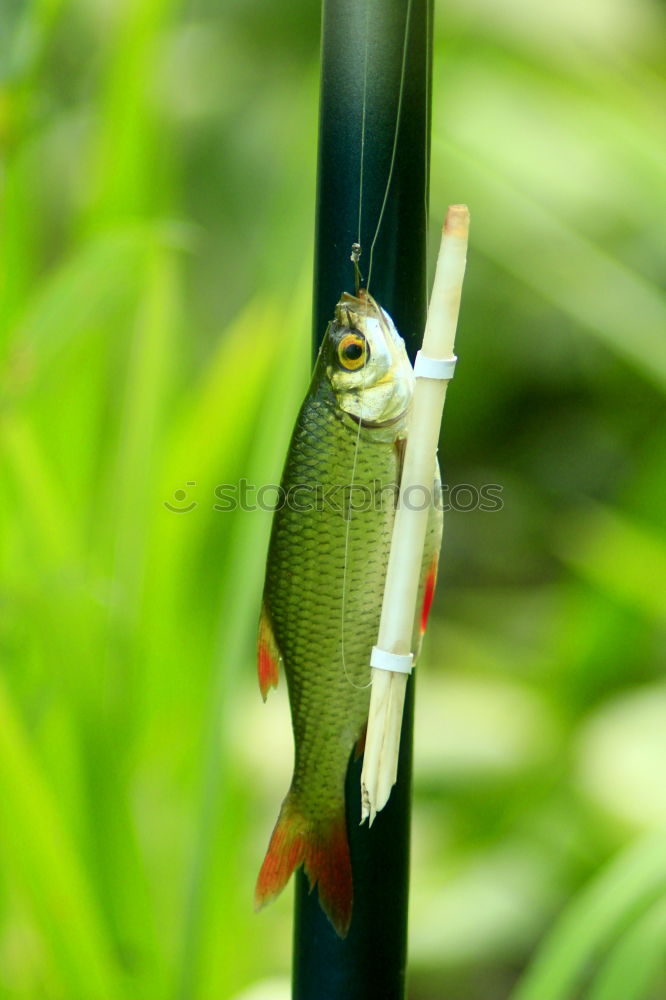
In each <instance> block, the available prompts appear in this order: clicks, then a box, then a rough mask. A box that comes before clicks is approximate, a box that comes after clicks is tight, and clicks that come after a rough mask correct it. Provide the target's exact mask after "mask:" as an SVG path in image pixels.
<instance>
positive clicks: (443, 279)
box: [361, 205, 469, 824]
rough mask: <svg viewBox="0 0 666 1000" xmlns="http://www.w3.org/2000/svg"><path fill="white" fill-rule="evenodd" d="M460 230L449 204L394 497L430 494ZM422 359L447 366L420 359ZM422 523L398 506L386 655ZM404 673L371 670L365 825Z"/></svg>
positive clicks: (384, 624)
mask: <svg viewBox="0 0 666 1000" xmlns="http://www.w3.org/2000/svg"><path fill="white" fill-rule="evenodd" d="M468 231H469V210H468V209H467V206H466V205H451V206H449V210H448V212H447V214H446V219H445V222H444V228H443V230H442V241H441V244H440V249H439V256H438V258H437V268H436V271H435V281H434V284H433V289H432V295H431V298H430V306H429V309H428V317H427V320H426V329H425V333H424V336H423V345H422V347H421V352H420V353H421V356H422V358H423V359H424V362H423V363H422V364H421V366H420V371H419V370H417V373H416V374H417V379H416V386H415V389H414V399H413V402H412V412H411V416H410V421H409V430H408V436H407V445H406V448H405V457H404V464H403V470H402V480H401V484H400V490H401V495H404V494H405V492H406V491H407V490H410V488H414V489H416V488H419V487H420V488H422V489H426V490H427V491H428V492H429V494H430V495H432V490H433V481H434V475H435V460H436V455H437V442H438V440H439V430H440V426H441V422H442V413H443V410H444V400H445V397H446V389H447V386H448V383H449V379H450V378H451V376H452V374H453V367H454V362H453V359H454V354H453V347H454V341H455V335H456V326H457V323H458V311H459V309H460V296H461V292H462V283H463V277H464V274H465V261H466V255H467V238H468ZM428 359H433V361H437V362H443V361H450V362H451V363H450V364H448V365H445V364H439V365H438V364H428ZM428 375H431V376H433V377H428ZM414 489H411V492H414ZM427 524H428V508H427V507H426V508H425V509H424V510H417V509H414V507H413V506H412V505H409V504H400V505H399V507H398V510H397V511H396V517H395V522H394V525H393V536H392V540H391V551H390V555H389V562H388V568H387V572H386V583H385V587H384V601H383V604H382V615H381V620H380V624H379V637H378V639H377V646H376V648H377V649H378V650H380V651H383V652H385V653H388V654H397V655H398V656H400V657H406V656H408V655H409V654H410V653H411V652H413V651H412V650H411V649H410V646H411V642H412V634H413V631H414V621H415V617H416V600H417V594H418V589H419V580H420V575H421V562H422V558H423V546H424V543H425V535H426V529H427ZM387 662H390V658H389V659H387ZM407 676H408V675H407V674H406V673H404V672H402V671H401V672H395V671H392V670H390V669H389V670H387V669H386V667H384V668H383V669H377V668H374V667H373V669H372V691H371V696H370V714H369V717H368V732H367V736H366V742H365V753H364V760H363V771H362V774H361V800H362V816H361V821H363V820H365V819H367V818H369V820H370V823H371V824H372V822H373V820H374V818H375V816H376V814H377V813H378V812H379V810H380V809H383V808H384V806H385V805H386V803H387V801H388V798H389V795H390V794H391V789H392V787H393V785H394V784H395V780H396V775H397V768H398V751H399V749H400V731H401V728H402V714H403V707H404V701H405V689H406V686H407Z"/></svg>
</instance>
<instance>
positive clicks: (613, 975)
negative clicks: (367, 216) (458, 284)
mask: <svg viewBox="0 0 666 1000" xmlns="http://www.w3.org/2000/svg"><path fill="white" fill-rule="evenodd" d="M663 29H664V14H663V10H662V8H660V7H659V6H657V5H655V4H651V3H649V2H648V0H638V2H635V0H634V2H631V3H630V2H629V0H593V2H591V3H589V4H587V5H585V6H582V5H580V4H574V3H573V2H572V0H565V2H564V3H561V4H559V5H557V6H556V7H552V8H543V7H538V8H537V7H534V6H533V5H530V4H528V3H527V2H526V0H509V2H507V3H505V4H502V5H497V4H491V3H490V2H488V0H474V2H473V3H468V2H465V3H463V2H462V0H452V2H451V3H448V4H446V5H444V4H439V5H438V10H437V30H436V39H435V73H434V99H435V107H434V116H433V171H432V231H433V239H434V237H435V234H436V232H437V227H438V220H440V219H441V217H442V215H443V209H444V206H445V205H446V203H447V202H455V201H467V202H468V203H469V204H470V206H471V208H472V215H473V236H472V246H471V250H470V262H469V269H468V278H467V283H466V290H465V300H464V306H463V313H462V318H461V328H460V351H459V353H460V355H461V359H462V360H461V364H460V366H459V368H460V371H459V374H458V377H457V378H456V383H455V386H454V389H455V391H454V390H453V389H452V393H451V398H450V400H449V404H448V407H447V414H446V429H445V435H444V438H443V443H442V458H443V464H444V472H445V478H446V480H447V482H449V483H451V484H455V483H472V484H474V485H477V486H479V485H481V484H483V483H497V484H500V485H501V486H502V488H503V500H504V507H503V509H502V511H501V512H498V513H482V512H479V511H477V512H469V513H458V512H451V513H450V514H449V516H448V521H447V528H446V541H445V557H444V572H443V574H442V580H441V586H440V589H439V592H438V595H437V601H436V607H435V609H434V616H435V619H434V622H433V626H432V630H431V633H430V635H429V638H428V641H427V643H426V650H425V655H424V662H423V665H422V667H420V668H419V680H418V683H419V697H418V708H417V712H418V715H417V747H416V775H415V777H416V799H415V818H414V863H413V898H412V912H411V953H412V974H411V994H410V995H411V996H412V998H413V1000H439V998H443V997H444V996H446V997H447V998H449V1000H499V998H504V997H508V996H509V995H511V994H513V995H515V997H516V1000H550V998H552V1000H555V998H561V1000H574V998H576V997H578V996H579V995H581V991H582V990H586V991H588V992H585V995H586V996H587V995H589V996H590V997H592V998H593V1000H614V998H616V997H617V998H618V1000H630V998H634V997H635V998H636V1000H658V998H660V997H663V996H664V994H665V993H666V978H665V973H664V949H663V944H662V942H663V927H664V892H665V885H666V877H665V874H664V862H663V840H662V839H660V831H663V827H664V824H665V823H666V793H664V788H663V765H664V761H665V760H666V744H665V743H664V732H665V731H666V694H665V685H664V648H665V644H664V616H665V606H664V598H663V581H664V576H665V574H664V568H665V566H666V533H665V531H664V522H663V507H664V483H665V478H666V464H665V463H664V458H663V456H664V447H665V444H666V442H665V441H664V435H665V427H664V419H663V418H664V388H665V385H666V347H665V344H666V340H665V338H664V332H665V330H666V300H665V299H664V295H663V291H662V289H661V288H660V282H661V279H662V275H663V273H664V266H665V264H666V260H665V254H666V248H665V244H664V240H663V224H662V220H663V217H664V201H665V199H666V185H665V184H664V175H665V174H666V164H665V157H664V147H663V121H662V117H661V116H662V112H663V103H664V94H665V91H666V87H665V81H664V75H663V66H664V55H665V54H666V53H665V51H664V50H665V45H664V37H665V36H664V30H663ZM378 30H380V26H378ZM0 37H1V38H2V43H1V44H2V48H3V51H2V88H1V90H0V140H1V142H2V149H3V164H2V166H3V175H2V239H1V241H0V274H1V276H2V278H1V281H2V283H1V287H0V317H1V320H2V326H1V330H2V332H1V334H0V453H1V455H2V465H1V468H2V476H1V477H0V523H1V524H2V532H1V534H0V662H1V672H0V991H1V993H0V995H3V996H7V997H11V998H17V1000H18V998H37V997H44V998H49V1000H51V998H52V1000H60V998H66V1000H77V998H81V1000H115V998H116V997H117V998H121V997H122V998H128V1000H132V998H137V1000H139V998H145V1000H157V998H169V997H173V998H175V997H180V998H182V1000H185V998H187V1000H190V998H191V1000H195V998H202V1000H203V998H206V1000H208V998H210V1000H212V998H215V1000H224V998H236V997H238V996H240V994H241V992H243V993H244V995H245V996H246V997H250V996H253V997H255V998H258V997H259V996H260V995H263V996H264V997H266V996H268V997H271V1000H279V993H280V990H281V989H282V990H283V992H284V989H286V987H284V989H283V985H281V984H284V982H286V978H285V977H286V976H287V975H288V968H289V956H290V899H289V894H288V893H287V894H285V897H284V898H283V899H281V900H279V901H278V902H277V903H276V904H275V906H273V907H272V908H270V909H269V910H267V911H265V912H264V913H262V914H261V915H260V916H258V917H257V916H255V915H254V913H253V912H252V909H251V899H252V887H253V883H254V878H255V875H256V870H257V866H258V864H259V862H260V860H261V857H262V854H263V850H264V848H265V841H266V838H267V836H268V833H269V831H270V828H271V825H272V822H273V820H274V817H275V813H276V808H277V805H278V802H279V800H280V797H281V795H282V793H283V791H284V789H285V788H286V785H287V781H288V774H289V768H290V756H291V745H290V735H289V727H288V713H287V708H286V702H285V692H284V690H281V691H278V692H277V693H276V694H275V696H273V695H272V696H271V703H270V704H269V705H268V706H263V705H262V703H261V700H260V698H259V696H258V692H257V690H256V684H255V678H254V664H253V641H254V635H253V633H254V627H255V621H256V616H257V610H258V607H257V605H258V600H259V590H260V586H261V576H262V572H263V560H264V555H265V546H266V539H267V532H268V529H269V521H270V519H269V515H268V514H265V513H258V512H242V511H236V512H233V513H220V512H219V511H216V510H215V509H214V504H215V502H216V499H215V495H214V490H215V487H216V485H218V484H220V483H234V482H237V481H238V480H239V479H240V478H241V477H243V476H245V477H246V478H247V479H248V480H250V481H256V482H274V481H275V480H276V477H278V476H279V472H280V467H281V463H282V458H283V455H284V451H285V448H286V443H287V439H288V435H289V430H290V426H291V422H292V420H293V416H294V413H295V409H296V407H297V406H298V403H299V399H300V395H301V393H302V390H303V387H304V385H305V382H306V379H307V369H308V364H309V343H308V317H309V314H310V312H309V311H310V299H309V287H308V285H309V274H310V262H311V254H312V217H313V212H312V208H313V198H314V187H313V185H314V157H315V136H316V106H317V72H318V67H317V41H318V9H317V4H314V3H295V4H292V5H289V7H288V8H285V6H284V5H278V4H277V2H275V0H265V2H264V3H263V4H261V5H260V4H257V3H256V2H250V3H243V4H241V3H239V2H230V3H228V4H227V5H225V6H224V7H223V8H219V7H218V6H217V5H214V4H212V3H210V2H208V0H199V2H197V3H195V4H189V5H179V4H175V3H167V2H166V0H133V2H129V0H124V2H122V3H119V4H114V5H110V4H105V3H102V2H101V0H30V2H25V3H23V2H20V0H8V2H7V3H6V4H5V5H3V7H2V9H1V10H0ZM377 266H380V262H379V261H378V262H377ZM188 484H195V485H188ZM178 490H185V491H186V494H187V495H186V499H185V500H182V499H178V497H179V494H177V492H176V491H178ZM190 502H194V503H196V505H197V506H196V507H195V508H194V509H193V510H191V511H189V512H181V513H177V512H174V511H173V510H169V509H168V508H167V507H166V506H165V503H169V504H170V505H171V506H175V507H178V506H183V507H185V506H187V505H188V504H189V503H190ZM551 928H552V933H551ZM544 938H545V941H544V943H543V945H542V944H541V942H542V939H544ZM535 954H536V959H534V956H535ZM532 961H533V964H532V965H531V967H530V970H529V971H528V972H524V971H523V970H524V969H525V968H526V967H527V966H528V965H530V963H531V962H532ZM638 969H640V971H641V975H640V976H638V975H637V974H636V970H638ZM275 977H283V978H282V979H279V978H278V979H276V978H275ZM264 980H265V981H266V982H265V983H264V987H263V993H262V992H261V987H260V985H259V984H260V982H261V981H264ZM246 990H253V992H252V993H245V991H246ZM285 995H286V994H285Z"/></svg>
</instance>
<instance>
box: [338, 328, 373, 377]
mask: <svg viewBox="0 0 666 1000" xmlns="http://www.w3.org/2000/svg"><path fill="white" fill-rule="evenodd" d="M338 360H339V362H340V364H341V365H342V367H343V368H344V369H346V371H348V372H354V371H357V370H358V369H359V368H362V367H363V365H364V364H365V362H366V361H367V345H366V341H365V337H363V336H362V335H361V334H360V333H356V332H354V333H346V334H345V336H344V337H343V338H342V340H341V341H340V343H339V344H338Z"/></svg>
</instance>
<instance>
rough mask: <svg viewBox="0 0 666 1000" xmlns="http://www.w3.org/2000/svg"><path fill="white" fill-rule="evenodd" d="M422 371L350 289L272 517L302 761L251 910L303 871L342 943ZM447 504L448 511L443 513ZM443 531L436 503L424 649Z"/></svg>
mask: <svg viewBox="0 0 666 1000" xmlns="http://www.w3.org/2000/svg"><path fill="white" fill-rule="evenodd" d="M413 386H414V376H413V371H412V366H411V364H410V362H409V359H408V357H407V353H406V351H405V345H404V342H403V340H402V338H401V337H400V335H399V334H398V332H397V330H396V328H395V326H394V324H393V322H392V320H391V318H390V316H389V315H388V314H387V313H386V312H385V311H384V310H383V309H382V308H381V307H380V306H379V305H378V304H377V303H376V302H375V301H374V299H373V298H372V297H371V296H370V295H369V294H368V293H367V292H365V291H364V290H361V291H360V292H359V294H358V296H352V295H349V294H347V293H344V294H343V296H342V298H341V299H340V301H339V302H338V304H337V306H336V309H335V318H334V319H333V321H332V322H331V323H329V326H328V329H327V331H326V335H325V337H324V341H323V343H322V347H321V350H320V352H319V358H318V360H317V364H316V367H315V370H314V374H313V377H312V382H311V384H310V388H309V390H308V393H307V396H306V398H305V401H304V403H303V405H302V407H301V410H300V413H299V415H298V418H297V421H296V427H295V429H294V432H293V436H292V440H291V445H290V448H289V453H288V455H287V461H286V465H285V469H284V473H283V477H282V490H283V493H282V496H283V498H284V499H285V502H284V503H283V504H282V506H281V507H280V508H279V509H277V510H276V512H275V515H274V521H273V529H272V535H271V541H270V547H269V553H268V563H267V568H266V582H265V587H264V597H263V608H262V614H261V620H260V625H259V640H258V667H259V685H260V688H261V693H262V695H263V697H264V700H265V699H266V696H267V694H268V691H269V689H270V688H271V687H275V686H276V685H277V683H278V663H279V661H280V660H282V662H283V664H284V669H285V674H286V677H287V685H288V688H289V701H290V705H291V717H292V727H293V733H294V743H295V764H294V774H293V778H292V783H291V788H290V790H289V794H288V795H287V797H286V799H285V800H284V802H283V804H282V809H281V811H280V815H279V818H278V821H277V825H276V827H275V830H274V831H273V835H272V838H271V841H270V845H269V848H268V852H267V854H266V858H265V860H264V863H263V866H262V868H261V871H260V873H259V878H258V881H257V887H256V894H255V901H256V905H257V908H259V907H261V906H263V905H264V904H265V903H268V902H270V901H271V900H272V899H274V898H275V897H276V896H277V895H278V893H279V892H280V891H281V890H282V889H283V888H284V886H285V885H286V883H287V881H288V880H289V877H290V875H291V873H292V871H294V869H295V868H297V867H298V866H299V865H303V866H304V869H305V872H306V874H307V876H308V879H309V881H310V885H311V887H314V885H315V884H316V885H317V887H318V892H319V900H320V903H321V905H322V907H323V909H324V911H325V913H326V914H327V916H328V917H329V919H330V921H331V923H332V924H333V926H334V927H335V930H336V931H337V933H338V934H339V935H340V936H341V937H344V936H345V935H346V934H347V931H348V928H349V923H350V920H351V912H352V895H353V892H352V872H351V863H350V857H349V845H348V839H347V826H346V817H345V775H346V772H347V766H348V763H349V758H350V754H351V752H352V750H353V748H354V746H355V745H358V746H361V745H362V740H363V735H364V731H365V725H366V722H367V717H368V705H369V695H370V692H369V684H370V666H369V663H370V652H371V649H372V646H373V644H374V643H375V642H376V640H377V630H378V625H379V617H380V612H381V603H382V595H383V590H384V578H385V575H386V566H387V560H388V553H389V547H390V543H391V532H392V527H393V520H394V515H395V502H396V498H397V491H398V485H399V482H400V468H401V455H402V451H403V448H404V441H405V435H406V429H407V419H408V412H409V406H410V402H411V398H412V392H413ZM440 506H441V505H440ZM441 531H442V515H441V509H439V506H437V505H435V506H433V507H432V514H431V517H430V523H429V530H428V535H427V538H426V545H425V551H424V557H423V572H422V579H421V590H420V594H419V603H418V606H419V608H420V609H421V608H422V609H423V611H422V612H420V613H419V616H418V617H419V620H418V622H416V623H415V633H414V634H415V638H414V645H413V650H414V652H415V653H416V652H417V647H418V643H419V642H420V636H421V634H422V631H423V630H424V629H425V618H426V617H427V610H428V607H429V604H430V600H431V598H432V592H433V588H434V581H435V575H436V569H437V556H438V553H439V547H440V541H441Z"/></svg>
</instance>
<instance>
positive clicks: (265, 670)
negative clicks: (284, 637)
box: [257, 604, 280, 701]
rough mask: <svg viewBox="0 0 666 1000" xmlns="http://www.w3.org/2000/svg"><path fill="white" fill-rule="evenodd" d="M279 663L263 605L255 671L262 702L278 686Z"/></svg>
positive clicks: (271, 628)
mask: <svg viewBox="0 0 666 1000" xmlns="http://www.w3.org/2000/svg"><path fill="white" fill-rule="evenodd" d="M279 662H280V650H279V649H278V646H277V643H276V641H275V636H274V635H273V626H272V625H271V620H270V617H269V615H268V611H267V609H266V605H265V604H264V605H262V608H261V617H260V619H259V634H258V637H257V671H258V674H259V689H260V691H261V696H262V698H263V699H264V701H266V698H267V697H268V692H269V691H270V689H271V688H275V687H277V685H278V664H279Z"/></svg>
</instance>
